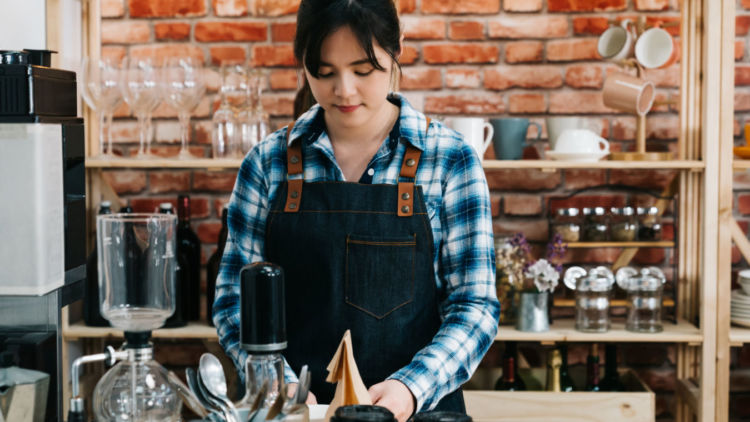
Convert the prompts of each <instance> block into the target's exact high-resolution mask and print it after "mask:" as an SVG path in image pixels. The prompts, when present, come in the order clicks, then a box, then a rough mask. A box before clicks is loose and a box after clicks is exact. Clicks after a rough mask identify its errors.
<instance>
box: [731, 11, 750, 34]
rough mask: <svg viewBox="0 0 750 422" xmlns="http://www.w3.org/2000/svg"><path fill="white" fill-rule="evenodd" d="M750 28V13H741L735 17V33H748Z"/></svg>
mask: <svg viewBox="0 0 750 422" xmlns="http://www.w3.org/2000/svg"><path fill="white" fill-rule="evenodd" d="M748 30H750V15H741V16H737V17H736V18H735V28H734V33H735V35H737V36H744V35H747V33H748Z"/></svg>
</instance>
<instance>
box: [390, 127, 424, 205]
mask: <svg viewBox="0 0 750 422" xmlns="http://www.w3.org/2000/svg"><path fill="white" fill-rule="evenodd" d="M429 129H430V118H429V117H428V118H427V127H426V128H425V134H426V133H427V131H428V130H429ZM421 156H422V151H420V150H418V149H417V148H416V147H414V146H413V145H408V146H407V147H406V152H405V153H404V161H403V162H402V163H401V173H400V174H399V176H400V177H406V178H409V179H414V177H416V175H417V167H419V158H420V157H421ZM397 213H398V216H399V217H411V216H412V215H413V214H414V182H401V181H399V182H398V210H397Z"/></svg>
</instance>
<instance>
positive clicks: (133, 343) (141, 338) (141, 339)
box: [123, 331, 151, 349]
mask: <svg viewBox="0 0 750 422" xmlns="http://www.w3.org/2000/svg"><path fill="white" fill-rule="evenodd" d="M123 336H124V337H125V348H126V349H143V348H146V347H151V344H150V343H149V339H150V338H151V331H125V332H124V333H123Z"/></svg>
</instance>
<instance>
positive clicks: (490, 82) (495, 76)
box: [484, 66, 562, 90]
mask: <svg viewBox="0 0 750 422" xmlns="http://www.w3.org/2000/svg"><path fill="white" fill-rule="evenodd" d="M561 85H562V76H561V75H560V68H559V67H558V66H500V67H495V68H491V69H487V70H485V72H484V87H485V88H486V89H492V90H504V89H508V88H513V87H519V88H557V87H560V86H561Z"/></svg>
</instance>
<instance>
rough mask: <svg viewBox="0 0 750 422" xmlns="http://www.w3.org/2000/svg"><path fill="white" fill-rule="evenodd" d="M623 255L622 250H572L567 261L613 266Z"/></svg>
mask: <svg viewBox="0 0 750 422" xmlns="http://www.w3.org/2000/svg"><path fill="white" fill-rule="evenodd" d="M621 253H622V250H621V249H620V248H592V249H572V250H569V251H568V253H567V254H566V260H570V262H576V263H578V264H612V263H614V262H615V260H617V257H618V256H620V254H621Z"/></svg>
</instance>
